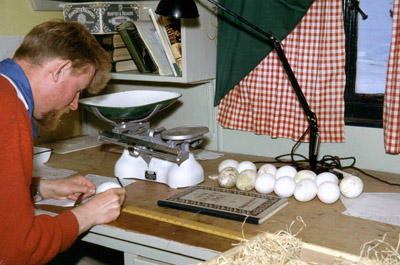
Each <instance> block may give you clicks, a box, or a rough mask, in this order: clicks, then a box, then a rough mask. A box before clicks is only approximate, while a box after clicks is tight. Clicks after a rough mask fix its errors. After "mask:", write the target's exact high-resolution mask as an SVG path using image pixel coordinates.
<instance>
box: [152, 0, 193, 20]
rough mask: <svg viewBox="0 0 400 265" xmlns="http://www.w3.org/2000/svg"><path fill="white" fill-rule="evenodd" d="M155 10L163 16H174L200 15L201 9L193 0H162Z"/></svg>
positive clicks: (190, 16)
mask: <svg viewBox="0 0 400 265" xmlns="http://www.w3.org/2000/svg"><path fill="white" fill-rule="evenodd" d="M155 12H156V13H157V14H159V15H161V16H165V17H173V18H198V17H199V11H198V10H197V7H196V4H195V2H194V1H193V0H161V1H160V2H159V3H158V6H157V8H156V11H155Z"/></svg>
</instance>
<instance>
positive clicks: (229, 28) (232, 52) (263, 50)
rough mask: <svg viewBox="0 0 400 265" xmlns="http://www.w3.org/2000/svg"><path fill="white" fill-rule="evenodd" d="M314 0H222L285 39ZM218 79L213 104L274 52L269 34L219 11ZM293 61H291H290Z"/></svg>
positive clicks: (253, 22) (220, 0)
mask: <svg viewBox="0 0 400 265" xmlns="http://www.w3.org/2000/svg"><path fill="white" fill-rule="evenodd" d="M314 1H315V0H219V1H218V2H219V3H220V4H221V5H222V6H224V7H226V8H228V9H229V10H231V11H233V12H235V13H236V14H238V15H240V16H241V17H243V18H244V19H246V20H247V21H249V22H250V23H252V24H254V25H256V26H257V27H259V28H260V29H262V30H264V31H265V32H269V33H272V34H273V35H274V36H276V37H277V38H278V39H279V40H283V39H284V38H285V37H286V36H287V35H288V34H289V33H290V32H291V31H292V30H293V29H294V28H295V26H296V25H297V24H298V23H299V22H300V20H301V18H302V17H303V16H304V15H305V14H306V13H307V10H308V9H309V7H310V6H311V4H312V3H313V2H314ZM218 17H219V19H218V48H217V80H216V83H217V84H216V94H215V98H214V106H217V105H219V102H220V101H221V99H222V98H223V97H224V96H225V95H226V94H227V93H228V92H229V91H230V90H231V89H232V88H233V87H234V86H236V85H237V84H238V83H239V82H240V81H241V80H242V79H243V78H244V77H245V76H246V75H247V74H248V73H249V72H251V70H253V69H254V68H255V67H256V66H257V65H258V64H259V63H260V62H261V61H262V60H263V59H264V58H265V57H266V56H267V55H268V53H269V52H270V51H271V49H272V46H270V45H269V41H268V39H267V38H266V37H264V36H263V35H261V34H260V33H258V32H257V31H255V30H254V29H251V28H250V27H248V26H247V25H245V24H244V23H241V22H240V21H238V20H237V19H236V18H234V17H232V16H231V15H229V14H228V13H226V12H225V11H222V10H221V9H219V10H218ZM289 63H290V62H289Z"/></svg>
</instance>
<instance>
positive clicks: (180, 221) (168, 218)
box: [122, 206, 252, 241]
mask: <svg viewBox="0 0 400 265" xmlns="http://www.w3.org/2000/svg"><path fill="white" fill-rule="evenodd" d="M122 211H123V212H126V213H130V214H134V215H138V216H142V217H146V218H150V219H154V220H157V221H160V222H165V223H169V224H174V225H178V226H183V227H186V228H190V229H193V230H197V231H201V232H205V233H208V234H213V235H217V236H221V237H225V238H229V239H233V240H238V241H242V240H244V239H249V238H251V237H252V235H248V234H242V233H241V232H237V231H233V230H228V229H223V228H220V227H216V226H213V225H207V224H203V223H199V222H195V221H191V220H188V219H184V218H180V217H176V216H172V215H168V214H164V213H159V212H156V211H151V210H147V209H142V208H139V207H135V206H127V207H125V208H124V209H123V210H122ZM243 237H244V238H243Z"/></svg>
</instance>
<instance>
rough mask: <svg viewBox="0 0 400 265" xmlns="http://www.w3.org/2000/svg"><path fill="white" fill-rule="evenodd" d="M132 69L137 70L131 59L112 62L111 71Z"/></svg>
mask: <svg viewBox="0 0 400 265" xmlns="http://www.w3.org/2000/svg"><path fill="white" fill-rule="evenodd" d="M134 70H137V66H136V64H135V62H134V61H133V60H132V59H130V60H125V61H118V62H113V63H112V71H113V72H117V73H119V72H125V71H134Z"/></svg>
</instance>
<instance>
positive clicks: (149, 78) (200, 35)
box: [111, 0, 217, 84]
mask: <svg viewBox="0 0 400 265" xmlns="http://www.w3.org/2000/svg"><path fill="white" fill-rule="evenodd" d="M140 3H141V7H140V19H141V20H149V19H150V17H148V16H147V15H146V11H145V10H146V9H147V8H152V9H155V8H156V6H157V4H158V1H143V2H140ZM196 4H197V8H198V10H199V15H200V17H199V18H198V19H182V20H181V35H182V73H183V74H182V76H181V77H175V76H160V75H158V74H142V73H140V72H139V71H129V72H119V73H112V74H111V78H112V79H113V80H124V81H136V82H137V81H139V82H167V83H187V84H197V83H205V82H208V81H210V80H213V79H215V78H216V58H217V45H216V40H215V39H214V38H212V37H213V36H216V32H217V28H216V26H215V24H214V23H216V20H217V19H216V16H215V14H214V13H213V12H212V11H211V10H212V6H211V5H210V4H209V3H208V2H206V1H205V0H199V1H197V3H196ZM210 36H211V37H210Z"/></svg>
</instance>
